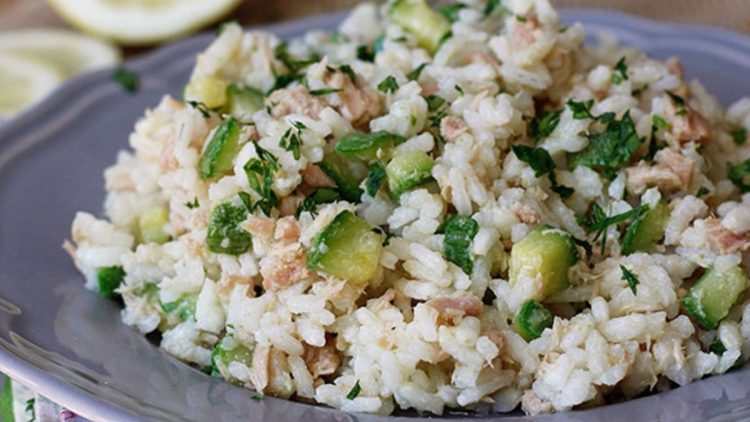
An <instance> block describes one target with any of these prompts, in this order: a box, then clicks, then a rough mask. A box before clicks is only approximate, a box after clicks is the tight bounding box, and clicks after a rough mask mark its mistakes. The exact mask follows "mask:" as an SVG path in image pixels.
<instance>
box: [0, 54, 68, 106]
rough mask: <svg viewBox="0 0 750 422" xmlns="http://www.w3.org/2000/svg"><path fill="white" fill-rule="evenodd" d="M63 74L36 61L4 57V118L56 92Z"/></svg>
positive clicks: (0, 86)
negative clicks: (53, 91)
mask: <svg viewBox="0 0 750 422" xmlns="http://www.w3.org/2000/svg"><path fill="white" fill-rule="evenodd" d="M62 81H63V75H62V74H61V73H60V72H58V71H56V70H55V69H54V68H52V67H49V66H45V65H43V64H40V63H39V62H36V61H34V60H28V59H24V58H20V57H15V56H12V55H8V54H0V92H2V95H0V119H3V118H8V117H11V116H13V115H14V114H16V113H18V112H19V111H22V110H23V109H25V108H26V107H28V106H30V105H32V104H34V103H36V102H37V101H39V100H40V99H42V98H44V97H45V96H47V94H49V93H50V92H51V91H52V90H54V89H55V88H56V87H57V86H58V85H59V84H60V82H62Z"/></svg>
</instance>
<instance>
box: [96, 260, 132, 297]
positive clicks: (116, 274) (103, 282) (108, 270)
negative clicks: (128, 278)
mask: <svg viewBox="0 0 750 422" xmlns="http://www.w3.org/2000/svg"><path fill="white" fill-rule="evenodd" d="M124 279H125V270H124V269H123V268H122V267H121V266H119V265H116V266H113V267H104V268H100V269H99V270H98V271H97V272H96V281H97V284H98V286H99V293H100V294H101V295H102V296H104V297H106V298H113V297H115V296H117V293H116V292H115V290H117V288H118V287H120V284H122V282H123V280H124Z"/></svg>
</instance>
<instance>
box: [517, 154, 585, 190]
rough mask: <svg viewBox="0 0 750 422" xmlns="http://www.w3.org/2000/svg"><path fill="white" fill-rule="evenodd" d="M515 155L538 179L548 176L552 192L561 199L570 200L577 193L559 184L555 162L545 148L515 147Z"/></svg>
mask: <svg viewBox="0 0 750 422" xmlns="http://www.w3.org/2000/svg"><path fill="white" fill-rule="evenodd" d="M512 150H513V153H514V154H516V157H518V159H519V160H521V161H523V162H524V163H527V164H528V165H529V166H530V167H531V169H532V170H534V175H535V176H536V177H541V176H543V175H545V174H546V175H547V177H548V178H549V182H550V185H551V188H552V191H553V192H555V193H557V194H558V195H560V197H561V198H563V199H566V198H569V197H570V196H571V195H573V193H574V192H575V189H573V188H570V187H567V186H563V185H560V184H558V182H557V175H555V162H554V161H552V157H550V155H549V153H548V152H547V150H546V149H544V148H533V147H530V146H526V145H513V147H512Z"/></svg>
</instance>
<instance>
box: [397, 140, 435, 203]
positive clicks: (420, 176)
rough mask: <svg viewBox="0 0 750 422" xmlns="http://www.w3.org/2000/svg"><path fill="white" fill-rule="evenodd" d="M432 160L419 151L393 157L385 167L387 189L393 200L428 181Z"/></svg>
mask: <svg viewBox="0 0 750 422" xmlns="http://www.w3.org/2000/svg"><path fill="white" fill-rule="evenodd" d="M434 164H435V163H434V161H433V160H432V158H431V157H430V156H429V155H427V154H425V153H424V152H421V151H412V152H404V153H401V154H398V155H396V156H395V157H393V159H392V160H391V162H389V163H388V165H387V166H386V167H385V173H386V174H387V175H388V189H389V190H390V191H391V196H393V198H394V199H398V198H399V197H401V194H402V193H404V192H406V191H408V190H409V189H411V188H413V187H415V186H417V185H419V184H422V183H424V182H426V181H427V180H429V179H430V177H431V173H432V167H433V165H434Z"/></svg>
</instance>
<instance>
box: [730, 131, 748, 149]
mask: <svg viewBox="0 0 750 422" xmlns="http://www.w3.org/2000/svg"><path fill="white" fill-rule="evenodd" d="M732 140H733V141H734V143H735V144H737V145H745V142H747V129H745V128H744V127H741V128H738V129H735V130H733V131H732Z"/></svg>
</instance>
